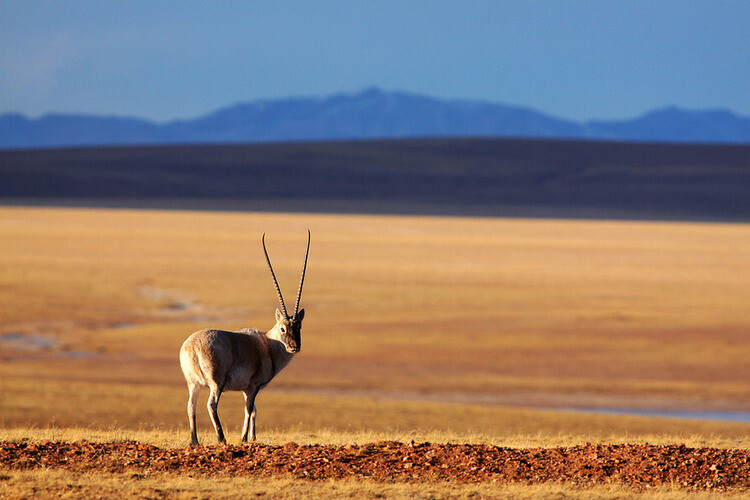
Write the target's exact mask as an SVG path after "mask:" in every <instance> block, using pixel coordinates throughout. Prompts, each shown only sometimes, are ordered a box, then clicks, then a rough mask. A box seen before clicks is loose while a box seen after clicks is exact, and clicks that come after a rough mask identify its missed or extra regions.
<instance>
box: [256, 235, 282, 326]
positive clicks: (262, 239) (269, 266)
mask: <svg viewBox="0 0 750 500" xmlns="http://www.w3.org/2000/svg"><path fill="white" fill-rule="evenodd" d="M261 242H262V243H263V253H264V254H266V262H268V269H270V270H271V278H273V284H274V286H276V293H277V294H278V295H279V304H281V310H282V312H283V313H284V317H285V318H288V317H289V315H288V314H287V312H286V305H284V297H282V295H281V288H279V282H278V281H277V280H276V274H274V272H273V266H272V265H271V259H269V258H268V250H266V233H263V237H262V238H261Z"/></svg>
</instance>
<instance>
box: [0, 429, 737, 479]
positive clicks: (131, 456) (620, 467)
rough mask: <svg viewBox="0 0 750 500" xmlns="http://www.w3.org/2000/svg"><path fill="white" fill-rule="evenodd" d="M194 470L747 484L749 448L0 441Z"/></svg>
mask: <svg viewBox="0 0 750 500" xmlns="http://www.w3.org/2000/svg"><path fill="white" fill-rule="evenodd" d="M42 467H49V468H63V469H68V470H71V471H77V472H87V471H98V472H118V473H132V474H133V477H134V478H138V477H143V476H145V475H147V474H150V473H152V472H171V473H178V474H187V475H191V476H196V475H214V474H228V475H263V476H273V475H292V476H296V477H299V478H303V479H305V480H313V481H314V480H325V479H338V478H358V477H366V478H371V479H374V480H377V481H436V480H441V481H442V480H445V481H459V482H481V481H506V482H510V481H515V482H526V483H540V482H546V481H561V482H567V483H576V484H595V483H620V484H624V485H629V486H632V487H636V488H645V487H650V486H658V485H671V486H679V487H683V488H687V489H701V490H706V489H708V490H727V489H730V490H733V491H750V450H744V449H743V450H725V449H713V448H688V447H686V446H684V445H669V446H653V445H648V444H646V445H633V444H617V445H594V444H585V445H579V446H572V447H561V448H537V449H512V448H502V447H497V446H488V445H468V444H433V443H414V442H411V443H399V442H393V441H385V442H379V443H371V444H363V445H342V446H333V445H317V444H316V445H304V446H301V445H297V444H295V443H289V444H286V445H283V446H270V445H263V444H250V445H244V446H209V447H193V448H175V449H163V448H157V447H155V446H151V445H147V444H141V443H137V442H115V443H91V442H85V441H84V442H76V443H65V442H49V441H47V442H41V443H32V442H0V469H6V470H19V469H34V468H42Z"/></svg>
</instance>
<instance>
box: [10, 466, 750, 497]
mask: <svg viewBox="0 0 750 500" xmlns="http://www.w3.org/2000/svg"><path fill="white" fill-rule="evenodd" d="M238 496H242V497H255V498H282V499H287V498H290V499H297V498H425V499H436V498H513V499H538V498H549V499H553V498H555V499H559V498H570V499H575V498H581V499H583V498H588V499H591V498H593V499H629V498H638V499H661V500H673V499H675V500H676V499H682V498H691V499H695V500H710V499H717V498H743V495H742V494H741V493H734V494H732V493H728V494H727V493H711V492H691V493H690V494H686V493H685V491H683V490H680V489H679V488H670V487H659V488H653V489H652V490H650V491H646V492H643V491H636V490H631V489H628V488H624V487H622V486H618V485H612V486H610V485H601V486H599V485H595V486H575V485H569V484H564V483H560V484H555V483H546V484H542V485H526V484H496V483H480V484H460V483H450V482H443V481H437V482H431V483H378V482H374V481H370V480H362V479H360V480H356V481H355V480H337V481H328V482H312V481H300V480H299V479H293V478H243V477H224V478H221V479H220V480H212V481H209V480H205V479H203V478H194V477H189V476H184V475H178V474H159V473H155V474H149V475H147V476H135V477H134V475H133V474H118V473H114V474H107V473H87V474H75V475H72V474H70V473H66V472H64V471H56V470H41V471H32V472H15V471H14V472H11V473H9V474H2V475H0V497H1V498H40V497H41V498H46V497H54V498H212V499H213V498H237V497H238Z"/></svg>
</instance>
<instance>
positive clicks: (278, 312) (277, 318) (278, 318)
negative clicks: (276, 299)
mask: <svg viewBox="0 0 750 500" xmlns="http://www.w3.org/2000/svg"><path fill="white" fill-rule="evenodd" d="M282 319H284V315H283V314H281V311H279V310H278V309H276V322H277V323H278V322H279V321H281V320H282Z"/></svg>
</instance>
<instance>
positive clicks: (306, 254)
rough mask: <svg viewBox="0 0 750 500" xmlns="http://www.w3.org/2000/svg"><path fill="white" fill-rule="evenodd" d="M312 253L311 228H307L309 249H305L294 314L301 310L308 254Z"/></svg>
mask: <svg viewBox="0 0 750 500" xmlns="http://www.w3.org/2000/svg"><path fill="white" fill-rule="evenodd" d="M309 254H310V230H309V229H308V230H307V250H305V263H304V264H302V277H301V278H300V279H299V291H298V292H297V302H296V303H295V304H294V316H297V311H299V301H300V299H301V298H302V284H303V283H304V282H305V270H306V269H307V256H308V255H309Z"/></svg>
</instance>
